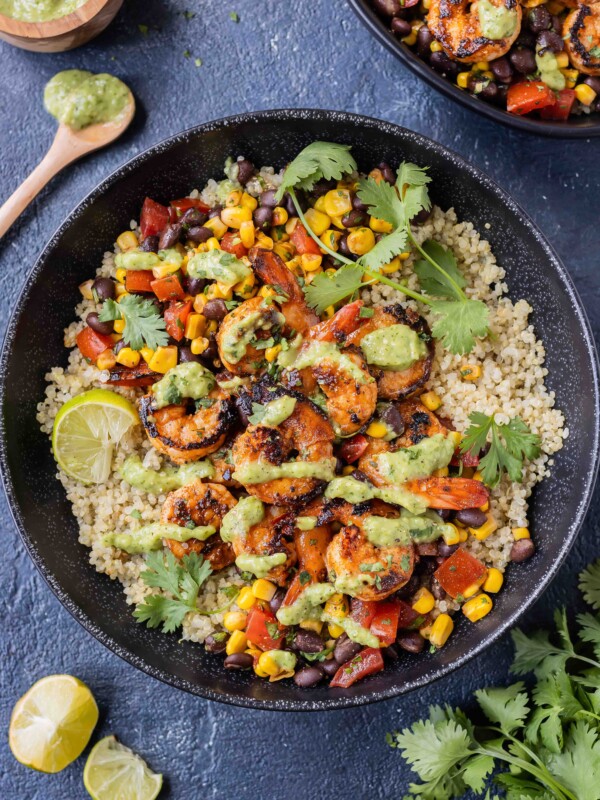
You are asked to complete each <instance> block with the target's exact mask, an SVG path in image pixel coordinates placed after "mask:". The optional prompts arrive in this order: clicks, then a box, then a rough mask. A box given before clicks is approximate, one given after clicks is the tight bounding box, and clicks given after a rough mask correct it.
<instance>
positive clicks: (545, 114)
mask: <svg viewBox="0 0 600 800" xmlns="http://www.w3.org/2000/svg"><path fill="white" fill-rule="evenodd" d="M575 96H576V95H575V91H574V89H561V91H560V92H557V93H556V102H555V103H554V105H552V106H546V108H543V109H542V110H541V111H540V117H541V118H542V119H555V120H565V119H568V118H569V116H570V114H571V109H572V108H573V103H574V102H575Z"/></svg>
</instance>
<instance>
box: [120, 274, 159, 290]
mask: <svg viewBox="0 0 600 800" xmlns="http://www.w3.org/2000/svg"><path fill="white" fill-rule="evenodd" d="M153 280H154V275H153V274H152V270H151V269H128V270H127V273H126V275H125V288H126V289H127V291H128V292H133V293H134V294H135V293H136V292H152V281H153Z"/></svg>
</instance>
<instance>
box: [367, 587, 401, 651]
mask: <svg viewBox="0 0 600 800" xmlns="http://www.w3.org/2000/svg"><path fill="white" fill-rule="evenodd" d="M399 619H400V600H395V599H389V600H382V601H380V602H379V603H377V608H376V610H375V616H374V617H373V620H372V622H371V633H372V634H373V635H374V636H377V638H378V639H379V641H380V643H381V644H382V645H384V646H385V647H387V646H388V645H389V644H393V643H394V642H395V641H396V635H397V633H398V621H399Z"/></svg>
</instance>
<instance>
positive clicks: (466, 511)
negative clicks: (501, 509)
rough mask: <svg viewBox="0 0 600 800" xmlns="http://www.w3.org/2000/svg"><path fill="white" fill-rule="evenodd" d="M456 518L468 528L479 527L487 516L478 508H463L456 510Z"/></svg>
mask: <svg viewBox="0 0 600 800" xmlns="http://www.w3.org/2000/svg"><path fill="white" fill-rule="evenodd" d="M456 519H457V520H458V521H459V522H462V524H463V525H466V526H467V527H468V528H481V526H482V525H483V524H484V523H485V522H486V521H487V517H486V515H485V514H484V512H483V511H482V510H481V509H480V508H463V509H462V511H457V512H456Z"/></svg>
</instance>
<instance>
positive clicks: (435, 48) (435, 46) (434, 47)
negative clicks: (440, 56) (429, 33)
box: [429, 39, 444, 53]
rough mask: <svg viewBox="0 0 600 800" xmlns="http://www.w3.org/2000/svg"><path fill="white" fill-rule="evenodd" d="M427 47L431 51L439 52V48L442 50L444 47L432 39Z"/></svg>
mask: <svg viewBox="0 0 600 800" xmlns="http://www.w3.org/2000/svg"><path fill="white" fill-rule="evenodd" d="M429 49H430V50H431V52H432V53H439V52H440V50H443V49H444V48H443V47H442V45H441V44H440V43H439V42H436V41H435V39H434V41H433V42H432V43H431V44H430V45H429Z"/></svg>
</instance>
